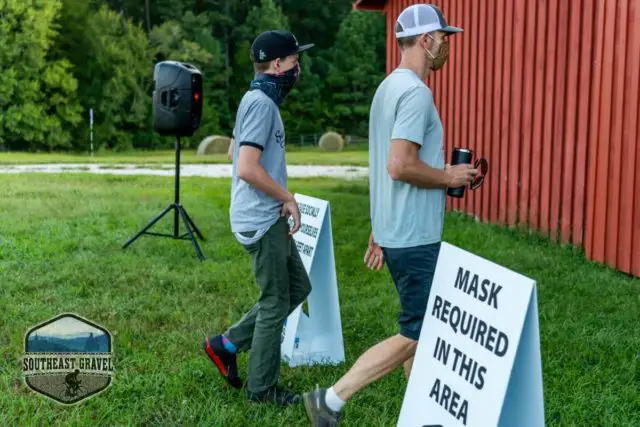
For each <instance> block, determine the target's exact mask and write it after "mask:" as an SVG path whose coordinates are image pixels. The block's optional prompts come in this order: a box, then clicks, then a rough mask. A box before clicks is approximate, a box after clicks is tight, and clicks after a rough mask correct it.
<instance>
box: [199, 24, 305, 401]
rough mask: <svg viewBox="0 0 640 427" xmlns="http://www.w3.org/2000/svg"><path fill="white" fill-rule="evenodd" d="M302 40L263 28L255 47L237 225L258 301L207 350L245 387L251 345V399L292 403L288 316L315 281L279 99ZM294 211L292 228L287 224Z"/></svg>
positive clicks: (238, 172)
mask: <svg viewBox="0 0 640 427" xmlns="http://www.w3.org/2000/svg"><path fill="white" fill-rule="evenodd" d="M313 46H314V45H313V44H308V45H304V46H300V45H299V44H298V41H297V40H296V38H295V36H294V35H293V34H291V33H290V32H288V31H283V30H274V31H267V32H265V33H262V34H260V35H259V36H258V37H257V38H256V39H255V41H254V43H253V45H252V47H251V54H252V59H253V63H254V67H255V70H256V77H255V79H254V80H253V81H252V82H251V85H250V90H249V91H248V92H247V93H246V94H245V95H244V97H243V98H242V101H241V102H240V106H239V107H238V112H237V116H236V125H235V128H234V131H233V149H230V155H231V157H232V160H233V176H232V186H231V207H230V219H231V230H232V232H233V233H234V234H235V236H236V238H237V239H238V241H239V242H240V243H241V244H242V245H243V246H244V248H245V249H246V251H247V252H248V253H249V255H250V256H251V258H252V264H253V272H254V274H255V279H256V283H257V285H258V287H259V289H260V297H259V299H258V301H257V303H256V304H255V305H254V306H253V307H252V308H251V309H250V310H249V311H248V312H247V313H245V315H244V316H243V317H242V318H241V319H240V320H239V321H238V322H237V323H236V324H234V325H233V326H231V327H230V328H229V329H228V330H227V331H225V332H224V333H222V334H220V335H216V336H212V337H208V338H206V339H205V341H204V342H203V348H204V350H205V352H206V354H207V355H208V356H209V358H210V359H211V361H212V362H213V363H214V364H215V365H216V367H217V368H218V370H219V372H220V373H221V374H222V376H223V377H224V378H225V380H226V381H227V382H228V383H229V384H231V385H232V386H233V387H235V388H242V386H243V384H242V380H241V378H240V376H239V375H238V368H237V364H236V354H237V353H238V352H242V351H248V350H249V349H251V354H250V356H249V372H248V381H247V384H246V389H247V396H248V398H249V400H250V401H253V402H270V403H276V404H278V405H282V406H286V405H290V404H293V403H296V402H297V401H298V397H297V396H295V395H294V394H293V393H291V392H289V391H288V390H285V389H283V388H281V387H279V386H278V378H279V374H280V343H281V335H282V328H283V324H284V321H285V320H286V318H287V317H288V316H289V314H290V313H291V312H292V311H293V310H294V309H295V308H296V307H298V306H299V305H300V304H301V303H302V302H304V300H305V299H306V298H307V295H309V293H310V292H311V283H310V281H309V277H308V275H307V272H306V270H305V268H304V265H303V263H302V260H301V259H300V255H299V254H298V249H297V247H296V245H295V241H294V240H293V239H292V235H293V234H294V233H295V232H297V231H298V229H299V227H300V211H299V210H298V204H297V203H296V200H295V199H294V197H293V194H291V193H290V192H289V191H288V190H287V168H286V164H285V131H284V125H283V123H282V118H281V117H280V110H279V107H280V104H281V103H282V102H283V101H284V99H285V98H286V96H287V94H288V93H289V92H290V91H291V89H292V88H293V87H294V85H295V84H296V82H297V81H298V79H299V77H300V65H299V55H300V54H301V53H302V52H304V51H306V50H308V49H310V48H311V47H313ZM288 217H292V219H293V226H292V227H291V229H290V227H289V223H288Z"/></svg>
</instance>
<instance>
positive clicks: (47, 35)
mask: <svg viewBox="0 0 640 427" xmlns="http://www.w3.org/2000/svg"><path fill="white" fill-rule="evenodd" d="M61 7H62V3H61V2H60V0H0V17H1V19H0V67H1V70H2V72H0V143H3V144H4V145H6V146H8V147H9V148H11V149H18V150H35V149H46V150H51V149H55V148H68V147H70V146H71V143H72V141H71V134H70V132H69V128H71V127H73V126H75V125H77V124H78V122H79V121H80V106H79V104H78V102H77V97H76V91H77V88H78V83H77V81H76V80H75V79H74V78H73V75H72V74H71V73H70V71H69V70H70V68H71V64H70V63H69V61H68V60H66V59H57V60H56V59H53V58H52V46H53V44H54V41H55V38H56V36H57V34H58V33H57V26H56V25H55V22H56V19H57V17H58V15H59V13H60V9H61Z"/></svg>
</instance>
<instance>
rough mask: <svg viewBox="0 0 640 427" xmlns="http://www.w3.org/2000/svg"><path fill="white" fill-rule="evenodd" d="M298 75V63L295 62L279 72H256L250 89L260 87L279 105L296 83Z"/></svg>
mask: <svg viewBox="0 0 640 427" xmlns="http://www.w3.org/2000/svg"><path fill="white" fill-rule="evenodd" d="M299 77H300V65H298V64H296V66H295V67H293V68H292V69H290V70H287V71H285V72H284V73H280V74H266V73H258V74H256V77H255V78H254V79H253V80H252V81H251V85H250V87H251V89H260V90H261V91H263V92H264V93H265V94H266V95H267V96H268V97H269V98H271V99H272V100H273V102H275V103H276V105H280V104H282V103H283V102H284V99H285V98H286V97H287V95H288V94H289V92H291V89H293V87H294V86H295V85H296V83H297V82H298V78H299Z"/></svg>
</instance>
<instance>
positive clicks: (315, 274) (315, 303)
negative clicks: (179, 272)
mask: <svg viewBox="0 0 640 427" xmlns="http://www.w3.org/2000/svg"><path fill="white" fill-rule="evenodd" d="M295 198H296V201H297V202H298V206H299V208H300V216H301V218H300V222H301V226H300V229H299V230H298V232H297V233H296V234H294V235H293V238H294V240H295V242H296V246H297V247H298V252H299V253H300V257H301V258H302V262H303V263H304V267H305V269H306V270H307V274H309V278H310V279H311V288H312V289H311V293H310V294H309V296H308V297H307V304H308V307H309V314H308V315H307V314H306V313H305V312H304V311H303V309H302V308H303V305H304V304H301V305H300V306H298V308H296V309H295V310H294V311H293V312H292V313H291V314H290V315H289V317H288V318H287V321H286V323H285V327H284V329H283V332H282V335H283V339H282V344H281V353H282V358H283V360H285V361H286V362H287V363H288V364H289V366H291V367H294V366H298V365H312V364H337V363H341V362H344V343H343V339H342V322H341V320H340V304H339V299H338V280H337V277H336V265H335V258H334V254H333V234H332V232H331V210H330V208H329V202H327V201H325V200H320V199H316V198H313V197H309V196H305V195H302V194H296V195H295Z"/></svg>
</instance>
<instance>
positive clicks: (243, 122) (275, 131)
mask: <svg viewBox="0 0 640 427" xmlns="http://www.w3.org/2000/svg"><path fill="white" fill-rule="evenodd" d="M233 136H234V147H233V170H232V181H231V206H230V209H229V213H230V217H231V231H233V232H234V233H237V232H242V231H258V230H263V229H265V228H268V227H270V226H271V225H273V224H274V223H275V222H276V221H277V220H278V218H279V217H280V210H281V208H282V202H280V201H279V200H276V199H273V198H271V197H270V196H268V195H267V194H265V193H263V192H262V191H260V190H258V189H257V188H254V187H252V186H251V185H250V184H248V183H247V182H246V181H243V180H242V179H239V178H238V155H239V154H240V147H242V146H243V145H250V146H253V147H256V148H259V149H260V150H262V156H261V157H260V164H261V165H262V167H263V168H264V169H265V170H266V171H267V173H268V174H269V175H270V176H271V178H273V179H274V180H275V181H276V182H277V183H278V184H280V185H281V186H282V187H284V188H287V167H286V164H285V150H284V145H285V134H284V124H283V123H282V118H281V117H280V110H279V109H278V106H277V105H276V104H275V103H274V102H273V101H272V100H271V98H269V97H268V96H267V95H265V94H264V92H262V91H261V90H257V89H256V90H251V91H249V92H247V93H246V94H245V95H244V97H243V98H242V101H241V102H240V106H239V107H238V113H237V115H236V124H235V128H234V130H233Z"/></svg>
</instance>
